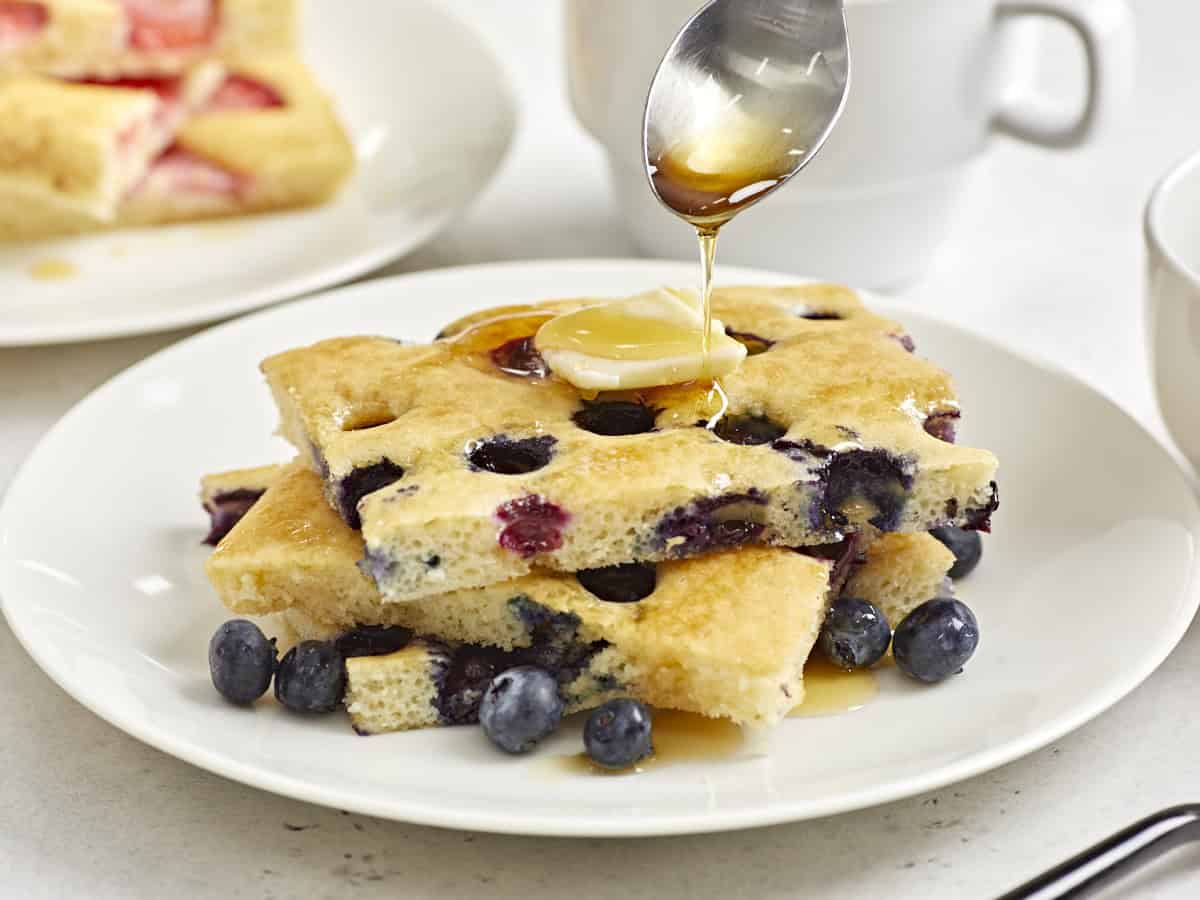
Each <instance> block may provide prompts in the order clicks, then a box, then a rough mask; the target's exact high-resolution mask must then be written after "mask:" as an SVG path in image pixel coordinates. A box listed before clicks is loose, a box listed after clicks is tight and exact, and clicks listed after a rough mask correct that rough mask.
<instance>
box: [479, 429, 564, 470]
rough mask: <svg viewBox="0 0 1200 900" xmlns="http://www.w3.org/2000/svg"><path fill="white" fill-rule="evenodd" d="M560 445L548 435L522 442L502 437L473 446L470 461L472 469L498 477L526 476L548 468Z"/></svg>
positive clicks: (523, 439)
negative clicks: (555, 449) (527, 473)
mask: <svg viewBox="0 0 1200 900" xmlns="http://www.w3.org/2000/svg"><path fill="white" fill-rule="evenodd" d="M556 443H558V442H557V441H556V440H555V439H554V438H553V437H552V436H551V435H548V434H543V435H540V436H538V437H530V438H521V439H519V440H513V439H512V438H510V437H508V436H507V435H503V434H498V435H496V436H495V437H493V438H488V439H487V440H486V441H476V442H475V443H473V444H471V445H470V446H469V447H468V448H467V461H468V462H469V463H470V464H471V467H472V468H475V469H483V470H484V471H485V472H495V473H496V474H497V475H524V474H525V473H526V472H536V471H537V470H538V469H541V468H543V467H544V466H546V465H547V464H548V463H549V462H550V460H551V459H553V458H554V445H555V444H556Z"/></svg>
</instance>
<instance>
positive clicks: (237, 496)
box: [204, 488, 264, 547]
mask: <svg viewBox="0 0 1200 900" xmlns="http://www.w3.org/2000/svg"><path fill="white" fill-rule="evenodd" d="M263 493H264V491H256V490H253V489H251V488H238V489H237V490H236V491H226V492H225V493H223V494H217V495H216V496H215V497H213V498H212V499H211V500H210V501H208V502H207V503H205V504H204V508H205V510H207V512H208V518H209V529H208V535H207V536H206V537H205V538H204V543H206V544H210V545H212V546H213V547H215V546H216V545H217V544H219V543H221V538H223V537H225V535H227V534H229V532H231V531H233V526H234V525H236V524H237V523H238V522H240V521H242V517H243V516H244V515H246V513H248V512H250V507H252V506H253V505H254V504H255V503H257V502H258V498H259V497H261V496H262V495H263Z"/></svg>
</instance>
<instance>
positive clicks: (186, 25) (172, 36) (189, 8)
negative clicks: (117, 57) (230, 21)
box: [121, 0, 217, 50]
mask: <svg viewBox="0 0 1200 900" xmlns="http://www.w3.org/2000/svg"><path fill="white" fill-rule="evenodd" d="M121 6H122V7H124V9H125V17H126V18H127V19H128V21H129V46H130V47H132V48H134V49H135V50H181V49H192V48H196V47H204V46H207V45H208V44H209V43H210V42H211V41H212V39H213V33H214V31H215V30H216V25H217V4H216V0H121Z"/></svg>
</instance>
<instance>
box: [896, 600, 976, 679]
mask: <svg viewBox="0 0 1200 900" xmlns="http://www.w3.org/2000/svg"><path fill="white" fill-rule="evenodd" d="M978 646H979V623H978V622H976V621H975V614H974V613H972V612H971V610H970V609H968V608H967V605H966V604H965V603H963V602H961V601H959V600H953V599H950V598H948V597H939V598H937V599H934V600H928V601H926V602H925V603H922V604H921V605H920V606H918V607H917V608H916V609H914V610H913V611H912V612H910V613H909V614H908V615H907V616H905V617H904V621H903V622H901V623H900V624H899V625H897V626H896V634H895V637H894V638H893V640H892V654H893V655H894V656H895V657H896V665H897V666H898V667H899V668H900V671H901V672H903V673H904V674H905V675H908V676H909V677H910V678H915V679H917V681H924V682H926V683H928V684H934V683H936V682H938V681H942V680H943V679H945V678H948V677H949V676H951V675H953V674H954V673H955V672H958V671H961V669H962V667H963V665H964V664H965V663H966V661H967V660H968V659H970V658H971V656H972V654H974V652H975V648H976V647H978Z"/></svg>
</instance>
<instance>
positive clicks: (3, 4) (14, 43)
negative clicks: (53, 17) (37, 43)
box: [0, 0, 50, 53]
mask: <svg viewBox="0 0 1200 900" xmlns="http://www.w3.org/2000/svg"><path fill="white" fill-rule="evenodd" d="M49 21H50V13H49V12H47V11H46V7H45V6H43V5H42V4H40V3H25V2H15V0H0V53H3V52H4V51H6V50H16V49H18V48H20V47H22V46H24V45H25V44H28V43H29V42H30V41H31V40H33V38H34V37H36V36H37V34H38V32H39V31H41V30H42V29H43V28H45V27H46V23H47V22H49Z"/></svg>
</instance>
